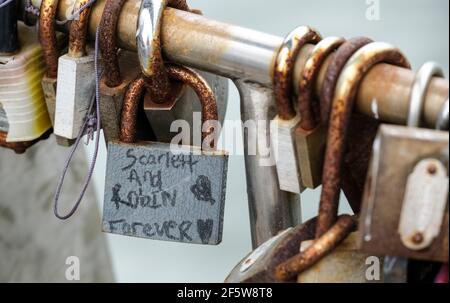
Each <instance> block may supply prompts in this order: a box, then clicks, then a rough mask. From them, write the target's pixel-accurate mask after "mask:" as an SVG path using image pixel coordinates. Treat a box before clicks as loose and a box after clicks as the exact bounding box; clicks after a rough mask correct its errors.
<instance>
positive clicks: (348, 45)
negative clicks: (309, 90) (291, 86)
mask: <svg viewBox="0 0 450 303" xmlns="http://www.w3.org/2000/svg"><path fill="white" fill-rule="evenodd" d="M372 42H373V41H372V39H369V38H366V37H355V38H352V39H349V40H348V41H346V42H345V43H344V44H342V45H341V46H340V47H339V48H338V50H337V51H336V53H335V55H334V58H333V60H332V61H331V63H330V65H328V68H327V72H326V75H325V80H324V82H323V85H322V90H321V94H320V110H321V121H322V123H324V124H325V125H328V122H329V119H330V111H331V102H332V100H333V95H334V90H335V88H336V84H337V81H338V79H339V74H340V73H341V71H342V69H343V68H344V66H345V64H346V63H347V61H348V60H349V59H350V57H351V56H352V55H353V54H354V53H355V52H356V51H357V50H359V49H360V48H361V47H363V46H365V45H367V44H369V43H372Z"/></svg>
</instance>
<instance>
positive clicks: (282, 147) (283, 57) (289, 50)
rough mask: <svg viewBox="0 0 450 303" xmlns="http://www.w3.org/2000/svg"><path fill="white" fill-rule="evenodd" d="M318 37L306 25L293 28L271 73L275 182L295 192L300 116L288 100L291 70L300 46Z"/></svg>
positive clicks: (298, 180)
mask: <svg viewBox="0 0 450 303" xmlns="http://www.w3.org/2000/svg"><path fill="white" fill-rule="evenodd" d="M320 40H321V37H320V34H319V33H317V32H316V31H315V30H313V29H311V28H309V27H307V26H300V27H298V28H296V29H295V30H294V31H292V32H291V33H290V34H289V35H288V36H287V38H286V39H285V41H284V42H283V45H282V47H281V48H280V50H279V52H278V56H277V60H276V65H275V71H274V75H273V82H274V95H275V101H276V104H277V111H278V115H277V116H276V117H275V119H274V120H273V121H272V122H271V124H270V137H271V141H272V142H271V146H272V151H273V153H274V155H275V160H276V167H277V173H278V181H279V183H280V189H281V190H284V191H287V192H292V193H297V194H299V193H301V192H302V191H303V182H302V179H301V172H300V171H299V168H298V165H297V162H298V158H297V157H296V156H297V151H296V146H295V141H294V129H295V128H296V127H297V125H298V123H299V121H300V116H299V115H298V114H297V113H296V109H295V108H294V104H293V102H292V94H293V85H292V82H293V72H294V66H295V61H296V59H297V57H298V54H299V53H300V51H301V49H302V47H303V46H304V45H305V44H307V43H318V42H319V41H320Z"/></svg>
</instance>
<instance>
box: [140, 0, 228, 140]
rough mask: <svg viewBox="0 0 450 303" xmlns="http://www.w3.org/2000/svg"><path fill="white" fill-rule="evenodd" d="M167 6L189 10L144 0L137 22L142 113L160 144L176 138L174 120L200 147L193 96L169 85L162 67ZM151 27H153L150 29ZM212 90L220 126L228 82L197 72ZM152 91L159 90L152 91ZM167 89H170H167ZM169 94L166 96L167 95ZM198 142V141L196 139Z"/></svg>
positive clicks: (186, 89)
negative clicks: (188, 128) (144, 84)
mask: <svg viewBox="0 0 450 303" xmlns="http://www.w3.org/2000/svg"><path fill="white" fill-rule="evenodd" d="M166 6H171V7H173V8H177V9H180V10H189V11H191V12H194V13H199V12H198V11H196V10H190V9H189V7H188V6H187V4H186V1H184V0H183V1H166V0H144V1H142V3H141V8H140V12H139V18H138V30H137V46H138V55H139V61H140V64H141V70H142V72H143V74H144V75H145V76H146V77H148V79H147V81H146V82H147V83H151V82H152V81H154V82H155V83H154V84H152V85H147V92H146V94H145V98H144V110H145V113H146V115H147V118H148V121H149V123H150V125H151V127H152V129H153V132H154V134H155V136H156V138H157V140H158V141H160V142H170V141H171V140H172V138H173V137H174V136H175V135H176V134H174V133H172V132H171V124H172V122H173V121H176V120H183V121H186V122H187V123H188V124H189V125H190V126H191V130H192V131H191V134H190V135H191V138H190V139H191V142H194V144H195V143H199V142H198V141H199V140H196V139H197V138H195V137H194V134H195V133H197V132H199V131H200V125H199V124H200V123H198V120H197V119H196V117H195V116H194V115H193V113H197V112H200V111H201V108H200V106H199V104H200V103H199V102H198V98H197V95H196V93H195V92H194V91H193V90H192V89H191V88H189V87H185V86H182V85H180V83H177V82H174V81H170V79H169V78H168V77H167V74H166V72H165V71H164V68H163V67H162V66H163V65H162V63H163V57H162V53H161V49H160V47H161V43H160V41H159V40H160V35H161V30H160V28H161V20H162V14H163V11H164V9H165V8H166ZM150 24H152V27H151V28H149V26H150ZM196 72H197V73H199V74H200V75H201V76H202V77H203V78H204V79H205V80H206V81H207V82H208V83H209V86H210V87H211V88H212V89H213V92H214V94H215V96H216V102H217V107H218V114H219V122H221V123H222V122H223V121H224V118H225V113H226V107H227V98H228V80H227V79H225V78H223V77H220V76H217V75H214V74H211V73H207V72H204V71H197V70H196ZM152 87H157V88H158V89H156V90H153V89H152ZM169 87H170V89H169ZM167 92H169V93H167ZM198 139H199V138H198Z"/></svg>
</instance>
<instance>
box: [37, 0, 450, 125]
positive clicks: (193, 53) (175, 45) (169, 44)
mask: <svg viewBox="0 0 450 303" xmlns="http://www.w3.org/2000/svg"><path fill="white" fill-rule="evenodd" d="M32 3H33V5H34V6H36V7H39V5H40V0H33V1H32ZM69 4H70V1H60V4H59V8H58V11H59V13H58V17H59V19H61V20H64V19H65V18H66V14H67V12H68V11H69V9H70V8H69V7H68V5H69ZM104 5H105V0H98V1H97V2H96V3H95V4H94V6H93V8H92V11H91V18H90V24H89V32H90V36H91V38H92V37H94V36H95V31H96V29H97V27H98V25H99V23H100V19H101V15H102V12H103V8H104ZM139 6H140V0H129V1H127V2H126V3H125V5H124V7H123V11H122V13H121V14H120V17H119V23H118V40H119V41H118V42H119V45H120V46H121V47H122V48H125V49H128V50H133V51H135V50H136V38H135V36H136V23H137V15H138V11H139ZM162 28H163V32H162V42H163V43H162V45H163V51H164V54H165V56H166V57H167V58H168V59H170V60H172V61H174V62H176V63H180V64H184V65H187V66H191V67H195V68H198V69H202V70H206V71H210V72H213V73H216V74H220V75H222V76H226V77H229V78H232V79H241V80H245V81H249V82H255V83H259V84H261V85H264V86H266V87H271V86H272V70H273V66H274V60H275V56H276V54H277V51H278V49H279V47H280V45H281V43H282V38H280V37H277V36H272V35H268V34H264V33H261V32H258V31H254V30H250V29H246V28H242V27H239V26H235V25H230V24H226V23H222V22H218V21H214V20H211V19H208V18H206V17H203V16H200V15H196V14H192V13H189V12H183V11H179V10H175V9H170V8H169V9H167V10H166V12H165V13H164V18H163V26H162ZM311 50H312V46H311V45H308V46H307V47H305V48H304V49H303V50H302V52H301V53H300V55H299V60H298V61H297V72H296V74H295V75H296V77H295V80H294V81H295V83H294V84H296V83H298V81H299V77H300V75H301V70H302V67H303V65H302V64H303V63H304V62H305V60H306V59H307V58H308V55H309V54H310V52H311ZM330 60H331V57H330V58H328V60H327V61H326V62H325V64H324V65H323V67H322V71H321V73H320V75H321V76H320V77H319V79H318V81H317V85H316V93H318V92H319V91H320V89H321V87H322V83H323V78H324V74H325V71H326V68H327V66H328V63H329V62H330ZM414 77H415V73H414V72H413V71H410V70H406V69H402V68H398V67H396V66H392V65H388V64H379V65H377V66H376V67H374V68H373V69H372V70H371V71H370V73H369V74H368V75H367V76H366V77H365V79H364V81H363V82H362V84H361V87H360V89H359V92H358V95H357V108H358V110H359V111H360V112H362V113H364V114H367V115H372V116H373V115H375V114H374V113H373V101H374V100H376V101H377V108H378V113H376V115H378V116H379V118H380V119H381V120H383V121H385V122H388V123H396V124H405V123H406V120H407V114H408V105H409V98H410V93H411V88H412V83H413V81H414ZM295 86H297V85H295ZM448 95H449V82H448V80H445V79H439V78H435V79H433V81H432V82H431V86H430V89H429V91H428V93H427V97H426V102H425V109H424V121H425V123H426V125H427V126H430V127H432V126H434V125H435V124H436V122H437V119H438V116H439V112H440V111H441V109H442V105H443V104H444V102H445V101H446V99H447V98H448Z"/></svg>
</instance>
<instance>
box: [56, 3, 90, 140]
mask: <svg viewBox="0 0 450 303" xmlns="http://www.w3.org/2000/svg"><path fill="white" fill-rule="evenodd" d="M87 2H88V0H78V1H77V3H76V7H78V8H79V7H82V6H84V5H86V3H87ZM89 13H90V11H89V8H86V9H84V10H83V11H82V12H81V13H80V15H79V18H78V19H77V20H74V21H72V23H71V25H70V33H69V52H68V54H66V55H64V56H62V57H60V58H59V62H58V81H57V89H56V109H55V125H54V132H55V134H56V135H58V136H61V137H64V138H67V139H75V138H76V137H77V136H78V133H79V131H80V129H81V127H82V125H83V123H84V118H85V116H86V112H87V110H88V108H89V104H90V101H91V98H92V97H93V94H94V87H95V71H94V52H93V50H92V49H87V48H86V39H87V27H88V22H89Z"/></svg>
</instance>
